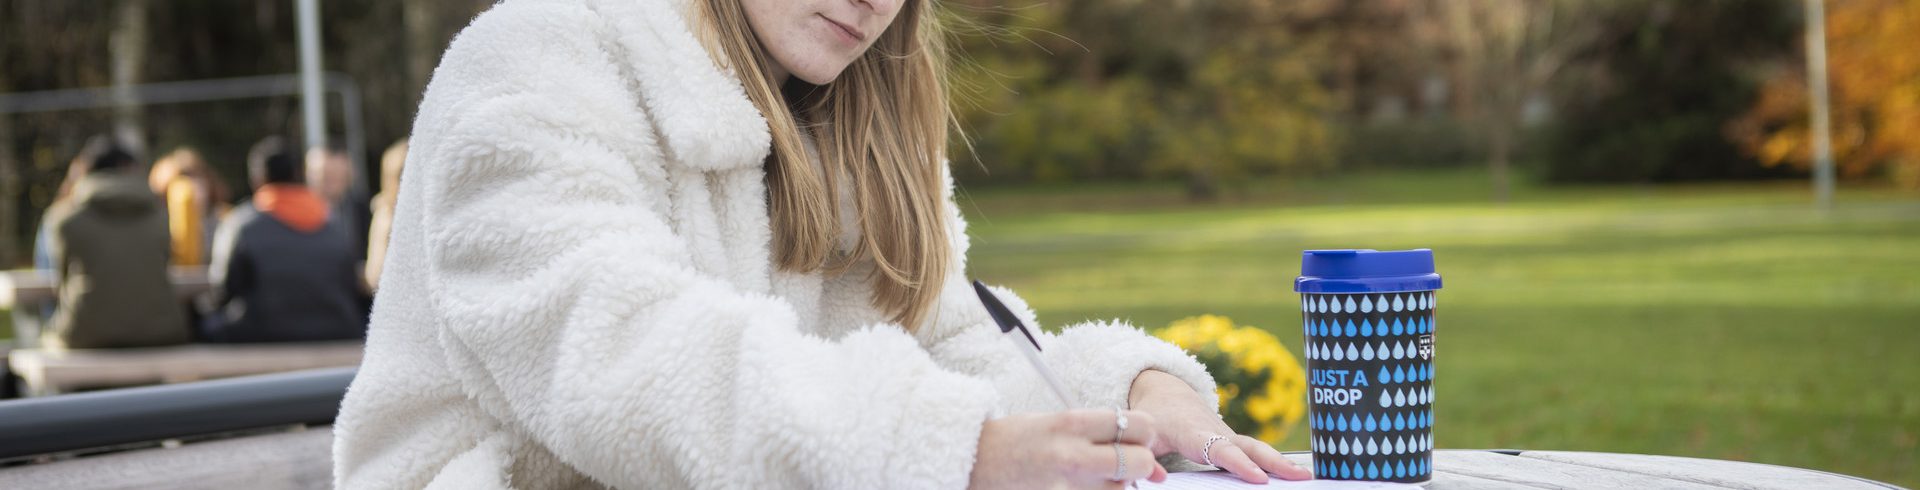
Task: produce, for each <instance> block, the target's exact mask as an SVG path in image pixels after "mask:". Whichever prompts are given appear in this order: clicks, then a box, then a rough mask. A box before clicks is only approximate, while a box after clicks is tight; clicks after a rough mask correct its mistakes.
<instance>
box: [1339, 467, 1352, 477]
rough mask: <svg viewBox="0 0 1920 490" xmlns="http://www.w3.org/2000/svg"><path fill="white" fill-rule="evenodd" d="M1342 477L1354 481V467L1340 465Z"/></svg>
mask: <svg viewBox="0 0 1920 490" xmlns="http://www.w3.org/2000/svg"><path fill="white" fill-rule="evenodd" d="M1340 477H1341V478H1347V479H1352V478H1353V465H1351V464H1343V465H1340Z"/></svg>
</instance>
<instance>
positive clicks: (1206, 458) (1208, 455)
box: [1200, 435, 1227, 466]
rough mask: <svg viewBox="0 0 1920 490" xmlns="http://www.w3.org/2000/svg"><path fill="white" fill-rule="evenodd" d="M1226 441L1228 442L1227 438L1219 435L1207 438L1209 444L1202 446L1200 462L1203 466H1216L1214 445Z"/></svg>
mask: <svg viewBox="0 0 1920 490" xmlns="http://www.w3.org/2000/svg"><path fill="white" fill-rule="evenodd" d="M1224 440H1227V436H1218V435H1217V436H1213V437H1208V438H1207V443H1206V444H1205V445H1202V446H1200V461H1201V463H1202V464H1205V465H1207V466H1214V464H1213V443H1216V442H1220V441H1224Z"/></svg>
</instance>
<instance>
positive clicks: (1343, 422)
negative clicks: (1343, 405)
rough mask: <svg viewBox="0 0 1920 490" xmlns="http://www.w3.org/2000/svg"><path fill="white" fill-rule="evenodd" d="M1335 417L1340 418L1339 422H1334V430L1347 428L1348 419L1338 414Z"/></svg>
mask: <svg viewBox="0 0 1920 490" xmlns="http://www.w3.org/2000/svg"><path fill="white" fill-rule="evenodd" d="M1334 418H1336V419H1339V423H1336V424H1333V428H1334V430H1341V431H1344V430H1347V419H1342V418H1339V417H1337V416H1336V417H1334Z"/></svg>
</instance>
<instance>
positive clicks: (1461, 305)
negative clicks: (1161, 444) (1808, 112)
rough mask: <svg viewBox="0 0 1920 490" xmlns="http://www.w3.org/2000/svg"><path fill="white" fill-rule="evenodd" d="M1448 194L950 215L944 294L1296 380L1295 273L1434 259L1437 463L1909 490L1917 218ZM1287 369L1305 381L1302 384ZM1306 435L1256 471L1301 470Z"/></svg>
mask: <svg viewBox="0 0 1920 490" xmlns="http://www.w3.org/2000/svg"><path fill="white" fill-rule="evenodd" d="M1482 182H1484V179H1483V178H1482V177H1481V176H1480V175H1478V174H1476V173H1473V172H1437V173H1419V174H1391V175H1378V176H1370V177H1354V178H1346V179H1340V180H1323V181H1317V182H1303V183H1264V184H1263V183H1255V184H1249V185H1248V186H1246V187H1247V188H1248V189H1250V190H1248V191H1246V193H1244V194H1242V195H1236V196H1231V197H1229V198H1228V199H1225V200H1223V201H1222V202H1219V203H1214V204H1197V205H1196V204H1187V203H1184V202H1182V201H1181V200H1180V199H1179V192H1178V188H1177V187H1172V186H1158V187H1156V186H1152V185H1111V186H1094V187H1080V188H1070V189H1038V190H1036V189H985V190H978V191H973V192H965V193H963V197H962V199H961V206H962V208H963V209H965V211H966V213H967V214H968V216H969V221H970V222H971V229H970V234H971V235H972V236H973V247H972V250H971V251H970V253H969V256H970V260H971V263H970V267H969V273H970V274H971V275H973V276H974V277H977V278H980V279H983V280H985V281H987V282H990V283H999V284H1004V285H1006V286H1009V287H1012V288H1013V289H1014V290H1016V291H1018V292H1020V293H1021V295H1022V296H1023V297H1024V298H1025V299H1027V300H1028V301H1029V302H1030V303H1031V304H1032V306H1033V307H1034V308H1035V309H1036V310H1037V311H1038V312H1039V315H1040V320H1041V322H1042V323H1044V324H1046V325H1048V326H1049V327H1058V326H1060V325H1062V324H1067V323H1071V322H1075V321H1080V320H1086V319H1105V318H1123V319H1127V320H1130V321H1132V322H1133V323H1134V324H1135V325H1139V326H1142V327H1149V328H1158V327H1161V326H1164V325H1166V324H1167V323H1169V322H1171V321H1172V320H1175V319H1178V318H1182V317H1186V316H1191V315H1197V314H1202V313H1212V314H1220V315H1226V316H1230V317H1232V318H1233V319H1234V320H1236V321H1237V322H1239V323H1241V324H1251V325H1257V326H1260V327H1263V328H1266V329H1268V330H1270V331H1273V332H1274V333H1276V334H1278V335H1279V337H1280V338H1281V339H1282V341H1284V342H1286V343H1288V345H1289V347H1290V348H1292V349H1293V350H1294V351H1295V355H1296V356H1298V355H1299V352H1298V349H1299V344H1300V342H1301V336H1300V330H1299V328H1300V320H1299V318H1300V316H1299V315H1300V314H1299V309H1298V306H1297V305H1298V304H1299V302H1298V299H1297V298H1298V296H1296V295H1295V294H1294V293H1293V291H1292V281H1293V278H1294V277H1295V276H1296V275H1297V274H1298V273H1299V252H1300V251H1301V250H1303V249H1314V248H1377V249H1401V248H1414V247H1428V248H1433V249H1434V250H1435V254H1436V258H1437V261H1438V263H1439V267H1440V272H1441V274H1442V275H1443V276H1445V280H1446V287H1445V288H1444V289H1443V290H1442V291H1441V292H1440V295H1439V301H1438V303H1439V312H1438V315H1439V317H1438V318H1439V322H1438V324H1439V328H1438V337H1437V341H1438V346H1439V356H1438V360H1437V361H1436V362H1437V363H1438V367H1437V372H1438V374H1437V387H1438V388H1439V392H1438V393H1437V396H1436V397H1435V398H1436V399H1437V400H1438V405H1437V410H1436V412H1437V417H1438V420H1437V422H1436V432H1435V434H1436V438H1437V440H1438V441H1439V442H1438V444H1439V445H1440V446H1441V447H1442V448H1525V449H1555V450H1583V451H1609V452H1627V453H1650V454H1668V455H1679V456H1695V457H1706V458H1720V459H1733V460H1743V461H1755V462H1763V463H1773V464H1782V465H1791V466H1800V467H1808V468H1816V469H1821V470H1827V471H1834V472H1840V473H1846V474H1853V475H1858V476H1863V477H1867V478H1873V479H1878V480H1883V481H1888V482H1891V483H1895V484H1899V485H1905V486H1920V470H1916V468H1915V465H1914V464H1913V462H1914V461H1920V360H1916V357H1915V356H1914V349H1915V347H1916V346H1920V196H1914V195H1911V194H1905V195H1903V194H1900V193H1897V192H1893V191H1886V190H1879V189H1871V188H1849V189H1843V190H1842V192H1841V193H1840V195H1839V199H1838V201H1839V203H1838V205H1837V206H1836V208H1835V209H1834V211H1833V212H1832V213H1831V214H1830V215H1829V216H1827V217H1825V218H1823V217H1821V216H1820V215H1818V214H1816V213H1815V212H1813V211H1812V210H1811V209H1810V205H1809V202H1810V193H1809V192H1808V191H1806V190H1805V188H1804V186H1803V185H1801V184H1797V183H1769V184H1741V185H1702V186H1673V187H1618V188H1605V187H1598V188H1593V187H1589V188H1541V187H1527V188H1523V189H1518V190H1516V192H1515V194H1514V195H1515V200H1514V201H1513V202H1511V203H1510V204H1507V205H1495V204H1491V203H1490V202H1488V201H1487V200H1486V199H1485V198H1484V196H1485V195H1486V193H1485V192H1484V190H1483V189H1485V185H1484V184H1483V183H1482ZM1302 359H1304V358H1302ZM1305 431H1306V429H1305V426H1304V425H1300V426H1296V427H1295V429H1294V430H1293V432H1292V434H1291V435H1290V436H1289V438H1288V439H1287V440H1286V441H1285V442H1284V443H1283V444H1282V445H1281V448H1282V449H1285V450H1305V449H1306V448H1307V446H1306V442H1305V438H1304V434H1305Z"/></svg>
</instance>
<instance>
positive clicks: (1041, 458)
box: [967, 410, 1167, 490]
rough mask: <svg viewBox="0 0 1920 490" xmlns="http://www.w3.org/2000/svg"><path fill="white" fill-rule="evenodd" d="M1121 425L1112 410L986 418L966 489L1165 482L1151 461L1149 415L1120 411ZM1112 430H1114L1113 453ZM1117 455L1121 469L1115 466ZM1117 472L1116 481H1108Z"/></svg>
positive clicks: (1151, 424) (1151, 422)
mask: <svg viewBox="0 0 1920 490" xmlns="http://www.w3.org/2000/svg"><path fill="white" fill-rule="evenodd" d="M1125 414H1126V418H1127V429H1126V430H1125V431H1120V430H1118V425H1117V424H1116V422H1117V420H1118V415H1116V413H1115V411H1112V410H1073V411H1067V412H1057V413H1035V414H1021V415H1013V416H1009V417H1005V418H1000V419H994V420H989V421H987V423H986V425H985V426H982V427H981V428H980V445H979V447H978V449H976V455H975V457H974V461H973V475H972V481H971V482H969V483H968V484H967V488H972V489H975V490H986V489H1002V488H1010V489H1027V488H1039V489H1056V488H1059V489H1065V488H1121V487H1122V486H1123V485H1125V484H1126V483H1128V482H1132V481H1134V480H1139V479H1141V478H1146V479H1147V480H1150V481H1155V482H1159V481H1165V480H1166V479H1167V470H1166V468H1162V467H1161V466H1160V464H1159V463H1157V462H1155V461H1154V460H1153V452H1152V451H1150V450H1149V449H1148V447H1149V446H1150V445H1151V444H1152V443H1153V441H1154V439H1155V434H1156V432H1155V431H1154V424H1155V422H1154V418H1153V416H1152V415H1148V414H1145V413H1141V412H1136V411H1128V412H1126V413H1125ZM1115 432H1119V434H1118V435H1119V440H1118V447H1119V448H1120V450H1119V452H1120V454H1115V451H1114V447H1115V446H1116V444H1115V442H1116V441H1115V439H1114V436H1115V434H1114V433H1115ZM1121 458H1125V461H1126V467H1125V468H1124V469H1121V468H1120V462H1121ZM1115 470H1121V471H1122V472H1121V473H1120V475H1119V476H1120V479H1119V480H1115V479H1114V472H1115Z"/></svg>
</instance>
